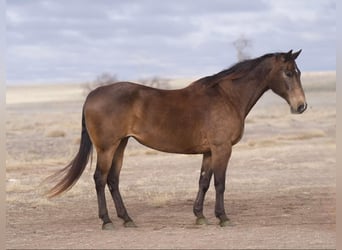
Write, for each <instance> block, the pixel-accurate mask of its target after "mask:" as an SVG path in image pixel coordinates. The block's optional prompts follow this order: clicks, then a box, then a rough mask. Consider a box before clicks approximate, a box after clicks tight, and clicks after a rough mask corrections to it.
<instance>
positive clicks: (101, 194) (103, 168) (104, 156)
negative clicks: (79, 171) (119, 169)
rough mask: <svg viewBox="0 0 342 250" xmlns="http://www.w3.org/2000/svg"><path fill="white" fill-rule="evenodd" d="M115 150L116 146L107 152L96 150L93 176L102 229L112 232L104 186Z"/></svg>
mask: <svg viewBox="0 0 342 250" xmlns="http://www.w3.org/2000/svg"><path fill="white" fill-rule="evenodd" d="M116 148H117V145H115V146H113V147H111V148H110V149H107V150H100V149H98V150H97V164H96V170H95V174H94V181H95V188H96V194H97V201H98V207H99V218H100V219H101V220H102V222H103V224H102V229H104V230H112V229H114V226H113V223H112V221H111V220H110V218H109V215H108V209H107V203H106V196H105V186H106V183H107V177H108V174H109V170H110V168H111V162H112V159H113V152H114V151H115V149H116Z"/></svg>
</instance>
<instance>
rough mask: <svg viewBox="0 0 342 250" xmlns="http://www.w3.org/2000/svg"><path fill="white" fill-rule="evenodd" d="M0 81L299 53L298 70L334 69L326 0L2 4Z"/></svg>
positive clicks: (144, 72) (122, 73) (182, 68)
mask: <svg viewBox="0 0 342 250" xmlns="http://www.w3.org/2000/svg"><path fill="white" fill-rule="evenodd" d="M6 24H7V49H6V52H7V56H6V63H7V73H6V76H7V83H8V84H24V83H42V82H46V83H56V82H82V81H91V80H93V79H95V78H96V76H98V75H99V74H101V73H104V72H106V73H111V74H116V75H117V77H118V78H119V79H120V80H136V79H139V78H144V77H151V76H163V77H171V78H172V77H197V76H199V77H200V76H205V75H211V74H213V73H216V72H218V71H220V70H222V69H224V68H227V67H229V66H230V65H232V64H233V63H235V62H237V53H236V49H235V47H234V45H233V42H234V41H236V40H237V39H239V38H241V37H244V38H245V39H247V40H249V41H250V45H249V46H248V47H247V49H246V50H245V52H246V53H247V54H248V55H250V56H251V57H258V56H261V55H263V54H265V53H269V52H278V51H288V50H290V49H294V50H298V49H303V52H302V54H301V55H300V57H299V58H298V59H297V63H298V66H299V68H300V69H301V70H302V71H313V70H319V71H321V70H335V68H336V1H335V0H253V1H250V0H239V1H236V0H172V1H171V0H164V1H161V0H160V1H158V0H101V1H94V0H30V1H24V0H8V1H7V6H6Z"/></svg>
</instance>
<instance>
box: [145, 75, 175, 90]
mask: <svg viewBox="0 0 342 250" xmlns="http://www.w3.org/2000/svg"><path fill="white" fill-rule="evenodd" d="M138 82H139V83H141V84H143V85H145V86H149V87H152V88H159V89H169V88H170V85H169V82H170V80H169V79H166V78H162V77H159V76H153V77H151V78H142V79H140V80H138Z"/></svg>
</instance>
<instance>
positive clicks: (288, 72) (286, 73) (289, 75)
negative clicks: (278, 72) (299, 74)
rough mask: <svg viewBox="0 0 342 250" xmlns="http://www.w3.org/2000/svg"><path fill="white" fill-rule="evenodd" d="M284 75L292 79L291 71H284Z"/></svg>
mask: <svg viewBox="0 0 342 250" xmlns="http://www.w3.org/2000/svg"><path fill="white" fill-rule="evenodd" d="M285 75H286V76H287V77H292V76H293V72H292V71H286V72H285Z"/></svg>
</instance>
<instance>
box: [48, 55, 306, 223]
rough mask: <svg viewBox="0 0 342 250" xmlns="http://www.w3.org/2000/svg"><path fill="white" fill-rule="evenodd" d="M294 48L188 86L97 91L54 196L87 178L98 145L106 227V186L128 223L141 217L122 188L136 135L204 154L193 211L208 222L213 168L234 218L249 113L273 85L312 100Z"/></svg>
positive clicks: (294, 100) (288, 95) (291, 98)
mask: <svg viewBox="0 0 342 250" xmlns="http://www.w3.org/2000/svg"><path fill="white" fill-rule="evenodd" d="M300 52H301V50H299V51H298V52H295V53H293V52H292V50H290V51H289V52H287V53H270V54H265V55H263V56H261V57H258V58H255V59H251V60H245V61H242V62H239V63H237V64H235V65H233V66H232V67H230V68H228V69H226V70H223V71H221V72H219V73H217V74H214V75H211V76H206V77H203V78H201V79H199V80H197V81H195V82H193V83H191V84H190V85H188V86H187V87H185V88H182V89H177V90H161V89H156V88H151V87H147V86H143V85H139V84H135V83H131V82H117V83H113V84H110V85H107V86H101V87H98V88H97V89H95V90H93V91H91V92H90V93H89V95H88V96H87V98H86V101H85V103H84V106H83V112H82V135H81V141H80V147H79V151H78V153H77V154H76V156H75V158H74V159H73V160H72V161H71V162H70V163H69V165H67V166H66V167H65V168H63V169H62V170H60V171H58V172H57V173H56V174H54V175H52V176H53V177H57V178H59V181H58V183H57V184H56V185H55V186H53V187H52V188H51V189H50V190H49V191H48V196H49V197H53V196H56V195H58V194H60V193H62V192H64V191H67V190H69V189H70V188H71V187H72V186H73V185H74V184H75V183H76V181H77V180H78V179H79V178H80V176H81V174H82V172H83V171H84V169H85V167H86V165H87V163H88V161H89V156H90V155H91V153H92V148H93V147H94V148H95V150H96V153H97V163H96V170H95V174H94V180H95V186H96V193H97V200H98V208H99V217H100V218H101V219H102V222H103V224H102V229H107V230H108V229H113V224H112V221H111V220H110V218H109V215H108V211H107V205H106V198H105V186H106V184H107V185H108V187H109V190H110V193H111V195H112V198H113V200H114V203H115V207H116V210H117V215H118V217H120V218H121V219H123V221H124V225H125V226H126V227H134V226H135V223H134V222H133V220H132V219H131V217H130V216H129V215H128V213H127V210H126V208H125V205H124V203H123V201H122V198H121V194H120V191H119V176H120V171H121V167H122V161H123V155H124V150H125V147H126V145H127V141H128V139H129V137H133V138H135V139H136V140H137V141H138V142H140V143H141V144H143V145H145V146H147V147H150V148H153V149H156V150H160V151H164V152H169V153H181V154H202V155H203V162H202V167H201V172H200V177H199V190H198V193H197V197H196V199H195V202H194V206H193V212H194V214H195V216H196V217H197V219H196V224H207V219H206V218H205V217H204V215H203V202H204V198H205V194H206V192H207V190H208V188H209V183H210V180H211V177H212V175H214V184H215V191H216V201H215V215H216V217H217V218H218V219H219V224H220V225H221V226H227V225H229V224H230V222H229V219H228V217H227V215H226V212H225V208H224V191H225V180H226V169H227V165H228V161H229V158H230V156H231V152H232V146H233V145H234V144H236V143H237V142H238V141H239V140H240V139H241V137H242V134H243V130H244V121H245V118H246V116H247V115H248V113H249V112H250V110H251V109H252V107H253V106H254V105H255V103H256V102H257V101H258V99H259V98H260V97H261V96H262V95H263V93H265V92H266V91H267V90H269V89H271V90H272V91H273V92H275V93H276V94H278V95H279V96H281V97H282V98H284V99H285V100H286V101H287V103H288V104H289V106H290V108H291V111H292V113H297V114H300V113H303V112H304V111H305V109H306V107H307V104H306V101H305V95H304V91H303V88H302V86H301V81H300V75H301V73H300V70H299V69H298V67H297V65H296V62H295V59H296V58H297V57H298V55H299V54H300Z"/></svg>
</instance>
